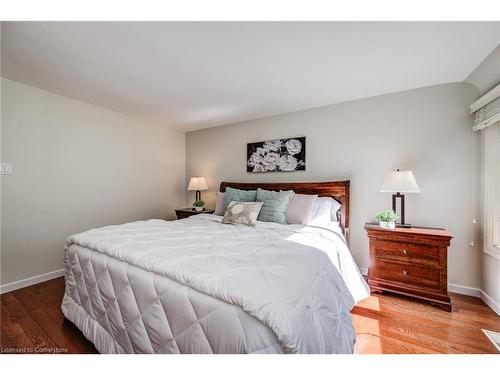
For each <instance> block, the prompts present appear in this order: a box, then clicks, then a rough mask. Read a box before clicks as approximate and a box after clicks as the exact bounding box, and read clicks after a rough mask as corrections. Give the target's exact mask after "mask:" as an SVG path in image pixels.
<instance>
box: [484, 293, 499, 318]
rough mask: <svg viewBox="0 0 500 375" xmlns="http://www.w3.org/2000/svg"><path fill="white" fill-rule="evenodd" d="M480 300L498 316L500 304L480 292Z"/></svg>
mask: <svg viewBox="0 0 500 375" xmlns="http://www.w3.org/2000/svg"><path fill="white" fill-rule="evenodd" d="M481 299H482V300H483V302H484V303H486V304H487V305H488V306H489V307H490V308H491V309H492V310H493V311H494V312H496V313H497V315H500V304H498V303H497V302H496V301H495V300H494V299H493V298H491V297H490V296H489V295H487V294H486V293H485V292H484V291H482V290H481Z"/></svg>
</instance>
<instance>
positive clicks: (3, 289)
mask: <svg viewBox="0 0 500 375" xmlns="http://www.w3.org/2000/svg"><path fill="white" fill-rule="evenodd" d="M61 276H64V268H63V269H60V270H57V271H52V272H47V273H44V274H42V275H38V276H33V277H28V278H27V279H22V280H19V281H14V282H13V283H8V284H4V285H0V294H3V293H7V292H12V291H13V290H16V289H21V288H25V287H27V286H30V285H34V284H39V283H43V282H44V281H47V280H52V279H55V278H58V277H61Z"/></svg>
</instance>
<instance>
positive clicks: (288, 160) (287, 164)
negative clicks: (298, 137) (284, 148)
mask: <svg viewBox="0 0 500 375" xmlns="http://www.w3.org/2000/svg"><path fill="white" fill-rule="evenodd" d="M297 165H298V161H297V159H296V158H295V157H294V156H292V155H282V156H281V157H280V160H279V161H278V166H279V167H280V169H281V170H282V171H284V172H290V171H294V170H295V168H297Z"/></svg>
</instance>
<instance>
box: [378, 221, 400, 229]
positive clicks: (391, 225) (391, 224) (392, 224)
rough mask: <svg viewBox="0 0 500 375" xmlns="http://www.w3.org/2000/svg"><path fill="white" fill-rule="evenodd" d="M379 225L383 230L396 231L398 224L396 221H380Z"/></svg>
mask: <svg viewBox="0 0 500 375" xmlns="http://www.w3.org/2000/svg"><path fill="white" fill-rule="evenodd" d="M378 225H379V226H380V228H383V229H395V228H396V223H395V222H394V221H379V223H378Z"/></svg>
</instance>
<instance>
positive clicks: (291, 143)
mask: <svg viewBox="0 0 500 375" xmlns="http://www.w3.org/2000/svg"><path fill="white" fill-rule="evenodd" d="M285 147H286V150H287V151H288V153H289V154H290V155H295V154H298V153H299V152H300V151H302V143H301V142H300V141H299V140H297V139H289V140H288V141H286V143H285Z"/></svg>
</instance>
